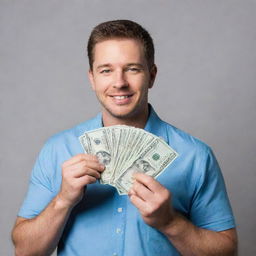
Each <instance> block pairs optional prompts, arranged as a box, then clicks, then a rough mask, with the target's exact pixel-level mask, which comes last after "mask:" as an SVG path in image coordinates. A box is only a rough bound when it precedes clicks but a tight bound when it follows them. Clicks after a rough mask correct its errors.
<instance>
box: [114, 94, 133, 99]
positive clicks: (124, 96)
mask: <svg viewBox="0 0 256 256" xmlns="http://www.w3.org/2000/svg"><path fill="white" fill-rule="evenodd" d="M131 96H132V95H122V96H112V97H113V98H114V99H117V100H123V99H127V98H129V97H131Z"/></svg>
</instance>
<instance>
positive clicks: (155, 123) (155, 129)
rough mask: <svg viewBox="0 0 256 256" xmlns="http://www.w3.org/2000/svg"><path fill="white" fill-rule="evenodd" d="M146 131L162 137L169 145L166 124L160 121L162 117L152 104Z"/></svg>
mask: <svg viewBox="0 0 256 256" xmlns="http://www.w3.org/2000/svg"><path fill="white" fill-rule="evenodd" d="M144 130H146V131H147V132H150V133H153V134H154V135H156V136H158V137H161V138H162V139H163V140H164V141H165V142H167V143H168V139H167V133H166V125H165V122H164V121H162V120H161V119H160V117H159V116H158V115H157V113H156V112H155V110H154V108H153V107H152V106H151V105H150V104H149V116H148V121H147V123H146V126H145V128H144Z"/></svg>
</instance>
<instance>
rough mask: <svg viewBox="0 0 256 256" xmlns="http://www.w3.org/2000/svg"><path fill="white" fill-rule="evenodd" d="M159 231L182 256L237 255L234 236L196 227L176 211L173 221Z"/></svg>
mask: <svg viewBox="0 0 256 256" xmlns="http://www.w3.org/2000/svg"><path fill="white" fill-rule="evenodd" d="M161 231H162V232H163V233H164V234H165V235H166V236H167V237H168V239H169V240H170V242H171V243H172V244H173V245H174V246H175V248H176V249H177V250H178V251H179V252H180V253H181V254H182V255H183V256H194V255H206V256H211V255H214V256H216V255H219V256H235V255H237V254H236V253H237V241H236V238H231V237H230V236H228V235H226V234H225V232H214V231H211V230H206V229H201V228H198V227H196V226H195V225H193V224H192V223H191V222H190V221H189V220H187V219H186V218H185V217H183V216H182V215H180V214H178V213H177V214H175V218H174V221H172V222H171V224H170V225H168V226H167V227H165V228H164V229H162V230H161ZM234 232H235V231H234ZM233 237H235V236H233Z"/></svg>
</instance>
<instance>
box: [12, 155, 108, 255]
mask: <svg viewBox="0 0 256 256" xmlns="http://www.w3.org/2000/svg"><path fill="white" fill-rule="evenodd" d="M103 170H104V167H103V166H102V165H100V164H99V162H98V160H97V158H96V157H95V156H92V155H86V154H79V155H77V156H74V157H72V158H71V159H69V160H68V161H66V162H64V163H63V165H62V185H61V189H60V192H59V193H58V195H57V196H56V197H55V198H54V199H53V200H52V201H51V202H50V203H49V205H48V206H47V207H46V208H45V209H44V210H43V211H42V212H41V213H40V214H39V215H38V216H37V217H35V218H33V219H25V218H21V217H18V218H17V221H16V223H15V226H14V228H13V232H12V239H13V242H14V245H15V249H16V255H18V256H19V255H22V256H23V255H50V254H51V253H52V252H53V251H54V249H55V248H56V246H57V244H58V242H59V239H60V237H61V235H62V232H63V229H64V227H65V224H66V221H67V219H68V217H69V215H70V212H71V210H72V209H73V207H74V206H75V205H76V204H77V203H78V202H79V201H80V200H81V199H82V197H83V191H84V187H85V186H86V185H87V184H90V183H94V182H96V180H97V179H98V178H100V173H101V172H102V171H103Z"/></svg>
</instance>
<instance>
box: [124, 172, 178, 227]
mask: <svg viewBox="0 0 256 256" xmlns="http://www.w3.org/2000/svg"><path fill="white" fill-rule="evenodd" d="M133 177H134V178H135V181H134V183H133V186H132V188H131V190H130V191H129V197H130V200H131V202H132V203H133V204H134V205H135V207H137V208H138V210H139V211H140V213H141V216H142V218H143V220H144V221H145V222H146V223H147V224H148V225H150V226H152V227H154V228H157V229H158V230H160V231H162V230H164V229H165V227H167V226H168V225H169V223H170V222H171V221H172V220H173V218H174V214H175V213H174V209H173V208H172V206H171V194H170V192H169V190H167V189H166V188H165V187H163V186H162V185H161V184H160V183H159V182H157V181H156V180H155V179H154V178H152V177H150V176H148V175H146V174H144V173H136V174H134V176H133Z"/></svg>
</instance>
